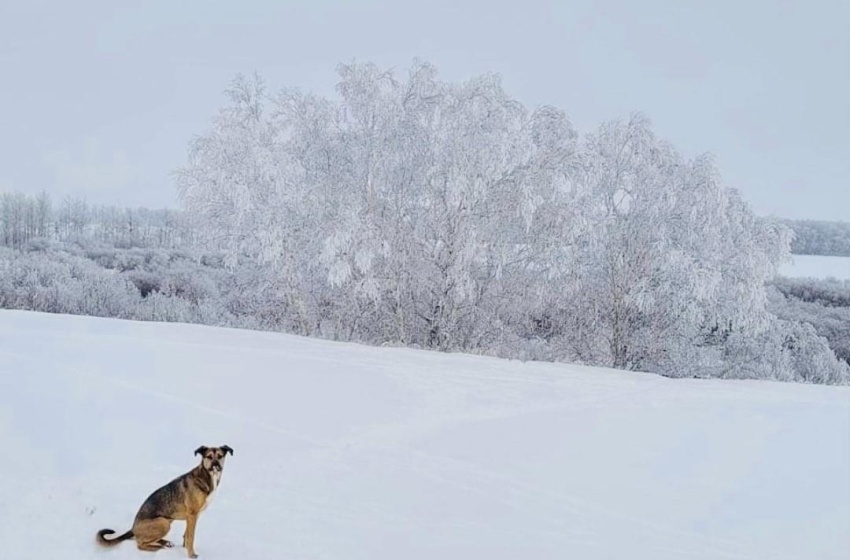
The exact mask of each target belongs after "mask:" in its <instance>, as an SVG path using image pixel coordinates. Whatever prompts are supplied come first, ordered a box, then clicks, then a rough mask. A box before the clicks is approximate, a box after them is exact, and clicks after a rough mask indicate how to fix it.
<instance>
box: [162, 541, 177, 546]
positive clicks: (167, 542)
mask: <svg viewBox="0 0 850 560" xmlns="http://www.w3.org/2000/svg"><path fill="white" fill-rule="evenodd" d="M162 545H163V546H164V547H165V548H173V547H174V543H173V542H171V541H165V542H164V543H162Z"/></svg>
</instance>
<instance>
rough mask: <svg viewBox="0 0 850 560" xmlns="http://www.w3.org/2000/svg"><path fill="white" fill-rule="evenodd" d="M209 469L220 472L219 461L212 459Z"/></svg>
mask: <svg viewBox="0 0 850 560" xmlns="http://www.w3.org/2000/svg"><path fill="white" fill-rule="evenodd" d="M210 470H211V471H216V472H221V463H219V462H218V461H214V462H213V463H212V464H211V465H210Z"/></svg>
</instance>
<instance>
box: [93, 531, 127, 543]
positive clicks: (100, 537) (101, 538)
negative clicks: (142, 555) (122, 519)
mask: <svg viewBox="0 0 850 560" xmlns="http://www.w3.org/2000/svg"><path fill="white" fill-rule="evenodd" d="M114 534H115V531H113V530H112V529H101V530H100V531H98V532H97V543H98V544H99V545H101V546H115V545H116V544H118V543H120V542H121V541H126V540H127V539H132V538H133V536H134V535H133V530H132V529H130V530H129V531H127V532H126V533H124V534H123V535H121V536H120V537H115V538H114V539H107V538H106V535H114Z"/></svg>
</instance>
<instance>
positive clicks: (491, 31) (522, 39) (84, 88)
mask: <svg viewBox="0 0 850 560" xmlns="http://www.w3.org/2000/svg"><path fill="white" fill-rule="evenodd" d="M848 22H850V2H848V1H847V0H833V1H831V2H830V1H815V0H809V1H794V2H790V1H782V0H746V1H745V2H738V1H726V0H719V1H714V2H705V1H701V2H689V1H684V0H679V1H666V0H643V1H640V2H638V1H626V0H619V1H615V0H596V1H591V0H586V1H585V0H578V1H570V2H568V1H566V0H562V1H558V2H555V1H552V2H545V1H540V0H524V1H523V2H504V1H486V0H475V1H464V0H446V1H443V0H438V1H426V0H418V1H412V2H407V1H389V0H387V1H380V0H358V1H349V2H344V1H341V0H312V1H309V2H306V1H304V2H292V1H283V0H279V1H259V0H242V1H239V2H224V1H221V0H220V1H217V2H212V1H209V0H207V1H200V0H197V1H196V0H192V1H177V0H171V1H161V0H146V1H144V2H132V3H131V2H121V1H119V0H104V1H82V0H76V1H74V2H67V1H55V2H44V1H39V0H27V1H24V2H19V1H18V0H3V1H2V2H1V3H0V77H2V81H0V154H2V158H0V163H2V165H0V190H19V191H24V192H36V191H38V190H41V189H46V190H47V191H48V192H50V193H52V194H54V195H56V196H57V197H58V196H62V195H64V194H69V193H71V194H75V195H85V196H87V197H88V198H89V200H91V201H93V202H105V203H115V204H121V205H145V206H152V207H157V206H164V205H168V206H176V204H177V202H176V196H175V190H174V186H173V183H172V182H171V180H170V178H169V171H170V170H171V169H173V168H174V167H176V166H178V165H181V164H182V163H183V162H184V161H185V158H186V147H187V143H188V141H189V139H190V138H191V136H192V135H193V134H196V133H199V132H201V131H203V130H204V128H205V127H206V126H207V124H208V122H209V119H210V117H212V115H213V114H214V112H215V111H216V109H217V108H218V107H219V106H221V105H222V104H223V103H224V97H223V96H222V94H221V92H222V90H223V89H224V88H225V86H226V84H227V82H228V81H229V80H230V79H231V78H232V77H233V76H234V75H235V74H236V73H238V72H243V73H250V72H253V71H255V70H256V71H258V72H259V73H260V74H262V75H263V76H264V77H265V78H266V80H267V82H268V83H269V85H270V86H271V87H272V89H277V88H279V87H281V86H284V85H293V86H298V87H300V88H302V89H305V90H314V91H317V92H320V93H332V88H333V86H334V84H335V82H336V73H335V66H336V65H337V63H339V62H344V61H350V60H352V59H357V60H360V61H373V62H375V63H378V64H380V65H382V66H394V67H396V68H398V69H399V70H404V69H405V68H406V67H407V66H408V65H409V64H410V62H411V61H412V59H413V58H414V57H419V58H422V59H425V60H428V61H431V62H432V63H434V64H435V65H436V66H437V68H438V69H439V71H440V73H441V75H442V77H443V78H446V79H450V80H463V79H466V78H469V77H472V76H473V75H476V74H480V73H483V72H490V71H494V72H498V73H500V74H501V75H502V77H503V83H504V85H505V87H506V89H507V90H508V92H509V93H510V94H512V95H513V96H514V97H516V98H517V99H519V100H520V101H522V102H523V103H525V104H526V105H527V106H534V105H538V104H542V103H547V104H553V105H556V106H558V107H561V108H563V109H565V110H566V111H567V113H568V114H569V116H570V118H571V119H572V121H573V123H574V124H575V125H576V127H577V128H578V129H579V130H580V131H582V132H585V131H588V130H590V129H592V128H593V127H595V126H596V125H597V124H598V123H599V122H601V121H602V120H606V119H610V118H615V117H625V116H627V115H628V113H629V112H630V111H633V110H641V111H644V112H645V113H646V114H647V115H648V116H649V117H650V118H651V119H652V121H653V122H654V125H655V130H656V132H657V133H658V134H659V136H661V137H664V138H666V139H668V140H670V141H672V142H673V143H674V144H675V145H676V146H677V148H678V149H679V150H680V151H681V152H682V153H683V154H684V155H687V156H692V155H695V154H697V153H700V152H704V151H708V152H712V153H713V154H715V156H716V158H717V162H718V165H719V167H720V170H721V172H722V174H723V177H724V180H725V182H726V183H727V184H729V185H732V186H736V187H738V188H739V189H740V190H741V191H742V192H743V193H744V196H745V198H746V199H747V200H748V201H749V202H750V203H751V204H752V205H753V207H754V208H755V209H756V211H757V212H759V213H762V214H775V215H779V216H787V217H797V218H815V219H831V220H842V219H843V220H850V32H848V25H850V24H848Z"/></svg>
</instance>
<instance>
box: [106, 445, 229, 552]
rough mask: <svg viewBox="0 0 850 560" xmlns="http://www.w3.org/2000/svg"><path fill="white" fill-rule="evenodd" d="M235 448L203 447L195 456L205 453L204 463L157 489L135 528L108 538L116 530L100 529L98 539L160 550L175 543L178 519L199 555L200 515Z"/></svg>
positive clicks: (141, 510) (188, 549) (189, 547)
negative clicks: (197, 531) (132, 541)
mask: <svg viewBox="0 0 850 560" xmlns="http://www.w3.org/2000/svg"><path fill="white" fill-rule="evenodd" d="M228 453H230V454H231V455H233V449H231V448H230V447H229V446H227V445H222V446H221V447H204V446H201V447H199V448H197V449H196V450H195V455H200V456H201V464H200V465H198V466H197V467H195V468H194V469H192V470H191V471H189V472H187V473H186V474H184V475H182V476H179V477H177V478H175V479H174V480H172V481H171V482H169V483H168V484H166V485H165V486H163V487H161V488H159V489H157V490H155V491H154V493H153V494H151V495H150V496H148V499H147V500H145V502H144V503H143V504H142V507H141V508H139V512H138V513H137V514H136V519H135V520H134V521H133V527H132V529H130V530H129V531H127V532H126V533H124V534H123V535H121V536H119V537H115V538H112V539H107V538H106V535H112V534H114V533H115V531H113V530H112V529H101V530H100V531H98V532H97V542H98V543H99V544H101V545H103V546H114V545H116V544H118V543H119V542H121V541H125V540H127V539H132V538H135V539H136V545H137V546H138V547H139V549H140V550H159V549H161V548H165V547H172V546H174V544H173V543H171V542H170V541H167V540H165V536H166V535H167V534H168V531H169V530H170V529H171V522H172V521H174V520H175V519H178V520H185V521H186V532H185V533H184V534H183V546H184V547H185V548H186V552H187V553H188V554H189V557H190V558H197V557H198V555H197V554H195V526H196V525H197V523H198V516H199V515H200V514H201V512H202V511H204V510H205V509H206V507H207V505H208V504H209V501H210V497H211V496H212V494H213V492H215V490H216V488H218V484H219V481H221V473H222V470H223V469H224V459H225V457H226V455H227V454H228Z"/></svg>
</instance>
